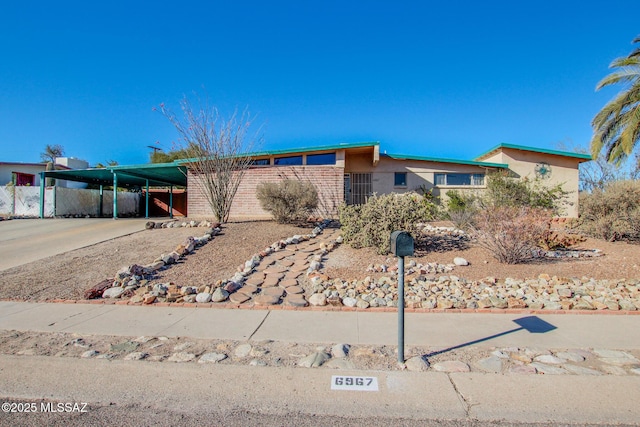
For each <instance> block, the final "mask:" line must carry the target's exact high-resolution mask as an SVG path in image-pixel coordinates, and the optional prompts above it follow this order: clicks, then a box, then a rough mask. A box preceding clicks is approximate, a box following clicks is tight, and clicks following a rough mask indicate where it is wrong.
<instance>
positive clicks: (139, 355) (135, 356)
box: [124, 351, 149, 360]
mask: <svg viewBox="0 0 640 427" xmlns="http://www.w3.org/2000/svg"><path fill="white" fill-rule="evenodd" d="M147 356H149V353H145V352H142V351H134V352H133V353H129V354H127V355H126V356H125V357H124V360H142V359H144V358H146V357H147Z"/></svg>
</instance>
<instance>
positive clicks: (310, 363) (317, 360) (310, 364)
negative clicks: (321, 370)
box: [298, 352, 329, 368]
mask: <svg viewBox="0 0 640 427" xmlns="http://www.w3.org/2000/svg"><path fill="white" fill-rule="evenodd" d="M327 360H329V355H328V354H327V353H325V352H316V353H312V354H310V355H309V356H307V357H304V358H302V359H300V360H299V361H298V366H301V367H303V368H317V367H319V366H322V364H323V363H325V362H326V361H327Z"/></svg>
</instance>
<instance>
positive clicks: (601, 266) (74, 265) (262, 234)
mask: <svg viewBox="0 0 640 427" xmlns="http://www.w3.org/2000/svg"><path fill="white" fill-rule="evenodd" d="M310 230H311V226H310V225H309V226H308V227H300V226H295V225H282V224H276V223H275V222H273V221H252V222H231V223H228V224H225V225H224V226H223V229H222V233H221V234H220V235H218V236H216V237H215V238H214V240H213V241H211V242H209V243H207V244H206V245H204V246H202V247H200V248H198V249H197V250H196V252H195V253H193V254H191V255H189V256H188V257H186V258H185V259H183V260H181V261H180V262H179V263H177V264H175V265H172V266H171V267H170V268H169V269H167V270H165V271H161V272H160V273H159V275H158V277H157V278H156V280H154V281H155V282H174V283H176V284H181V285H193V286H199V285H206V284H211V283H215V282H216V281H217V280H225V279H229V278H230V277H231V276H232V275H233V274H234V273H235V272H236V271H237V268H238V267H239V266H240V265H242V264H243V263H244V262H245V261H246V260H248V259H249V258H250V257H251V256H252V255H254V254H255V253H257V252H259V251H261V250H262V249H264V248H265V247H267V246H269V245H271V244H272V243H274V242H276V241H278V240H281V239H284V238H287V237H290V236H293V235H296V234H306V233H309V232H310ZM205 231H206V229H204V228H166V229H153V230H144V231H142V232H140V233H135V234H132V235H129V236H124V237H121V238H118V239H114V240H110V241H107V242H103V243H100V244H97V245H93V246H90V247H86V248H82V249H78V250H75V251H71V252H67V253H64V254H61V255H56V256H53V257H50V258H46V259H43V260H39V261H36V262H32V263H29V264H25V265H22V266H19V267H15V268H12V269H8V270H5V271H3V272H1V273H0V299H16V300H25V301H47V300H53V299H82V298H83V293H84V291H85V290H86V289H88V288H90V287H91V286H93V285H95V284H97V283H98V282H100V281H102V280H104V279H105V278H111V277H113V276H114V275H115V273H116V272H117V271H118V270H119V269H120V268H122V267H125V266H128V265H131V264H147V263H150V262H152V261H153V260H154V259H156V258H157V257H158V256H160V255H161V254H163V253H168V252H171V251H172V250H173V249H174V248H175V247H176V246H177V245H178V244H180V243H182V242H183V241H184V240H185V239H186V238H187V237H189V236H196V237H198V236H201V235H203V234H204V233H205ZM576 248H577V249H600V250H601V251H602V253H603V255H602V256H601V257H596V258H586V259H584V258H581V259H561V260H553V259H547V260H541V261H536V262H533V263H528V264H518V265H506V264H500V263H499V262H497V261H496V260H495V259H493V258H492V257H491V255H490V254H489V253H488V252H487V251H485V250H484V249H482V248H480V247H477V246H475V245H473V244H472V243H463V244H459V243H457V244H455V245H449V244H447V242H446V241H443V240H441V239H440V238H438V237H437V238H434V241H432V242H431V244H429V245H422V246H421V250H420V251H418V252H417V256H416V257H412V258H408V259H407V260H406V262H409V261H410V260H412V259H415V260H416V262H418V263H422V264H425V263H429V262H431V263H432V262H437V263H441V264H451V263H452V262H453V259H454V258H455V257H458V256H460V257H463V258H465V259H467V260H468V261H469V262H470V264H471V265H469V266H466V267H456V268H455V269H454V271H453V272H452V273H451V274H454V275H456V276H458V277H463V278H465V279H469V280H478V279H482V278H485V277H488V276H492V277H496V278H498V279H500V278H503V279H504V278H506V277H512V278H515V279H525V278H533V277H537V276H538V275H540V274H542V273H546V274H549V275H550V276H554V275H557V276H563V277H583V276H586V277H593V278H596V279H622V278H625V279H638V278H640V245H636V244H628V243H625V242H606V241H603V240H595V239H587V240H586V241H585V242H583V243H580V244H578V245H577V246H576ZM396 263H397V261H396V260H395V259H394V258H393V257H389V256H384V255H378V254H376V253H375V251H374V250H372V249H368V248H366V249H353V248H351V247H349V246H348V245H345V244H343V245H341V246H340V247H339V248H338V249H336V250H334V251H333V252H331V253H330V254H329V258H328V259H327V260H326V262H325V265H326V270H325V271H326V273H327V274H328V275H329V277H333V278H336V277H339V278H341V279H345V280H347V279H362V278H364V277H366V276H368V275H372V274H371V273H368V272H367V267H368V266H369V265H371V264H374V265H380V264H386V265H395V264H396Z"/></svg>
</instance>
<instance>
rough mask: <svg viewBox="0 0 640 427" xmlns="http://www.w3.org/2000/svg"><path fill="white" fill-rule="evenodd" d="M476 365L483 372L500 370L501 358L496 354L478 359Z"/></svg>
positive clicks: (497, 371)
mask: <svg viewBox="0 0 640 427" xmlns="http://www.w3.org/2000/svg"><path fill="white" fill-rule="evenodd" d="M478 367H479V368H480V369H481V370H483V371H485V372H495V373H499V372H502V359H501V358H500V357H498V356H491V357H487V358H485V359H481V360H479V361H478Z"/></svg>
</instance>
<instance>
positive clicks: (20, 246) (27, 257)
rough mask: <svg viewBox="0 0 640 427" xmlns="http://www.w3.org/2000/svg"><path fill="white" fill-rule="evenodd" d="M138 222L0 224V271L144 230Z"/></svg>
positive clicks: (59, 220) (65, 220)
mask: <svg viewBox="0 0 640 427" xmlns="http://www.w3.org/2000/svg"><path fill="white" fill-rule="evenodd" d="M147 221H148V220H147V219H141V218H120V219H117V220H114V219H112V218H110V219H107V218H50V219H31V218H30V219H13V220H10V221H0V271H2V270H7V269H9V268H12V267H17V266H19V265H23V264H27V263H29V262H33V261H36V260H38V259H41V258H45V257H49V256H53V255H57V254H61V253H64V252H68V251H71V250H74V249H79V248H83V247H86V246H91V245H95V244H96V243H100V242H104V241H106V240H111V239H115V238H116V237H121V236H126V235H128V234H133V233H136V232H140V231H143V230H144V224H145V223H146V222H147Z"/></svg>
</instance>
